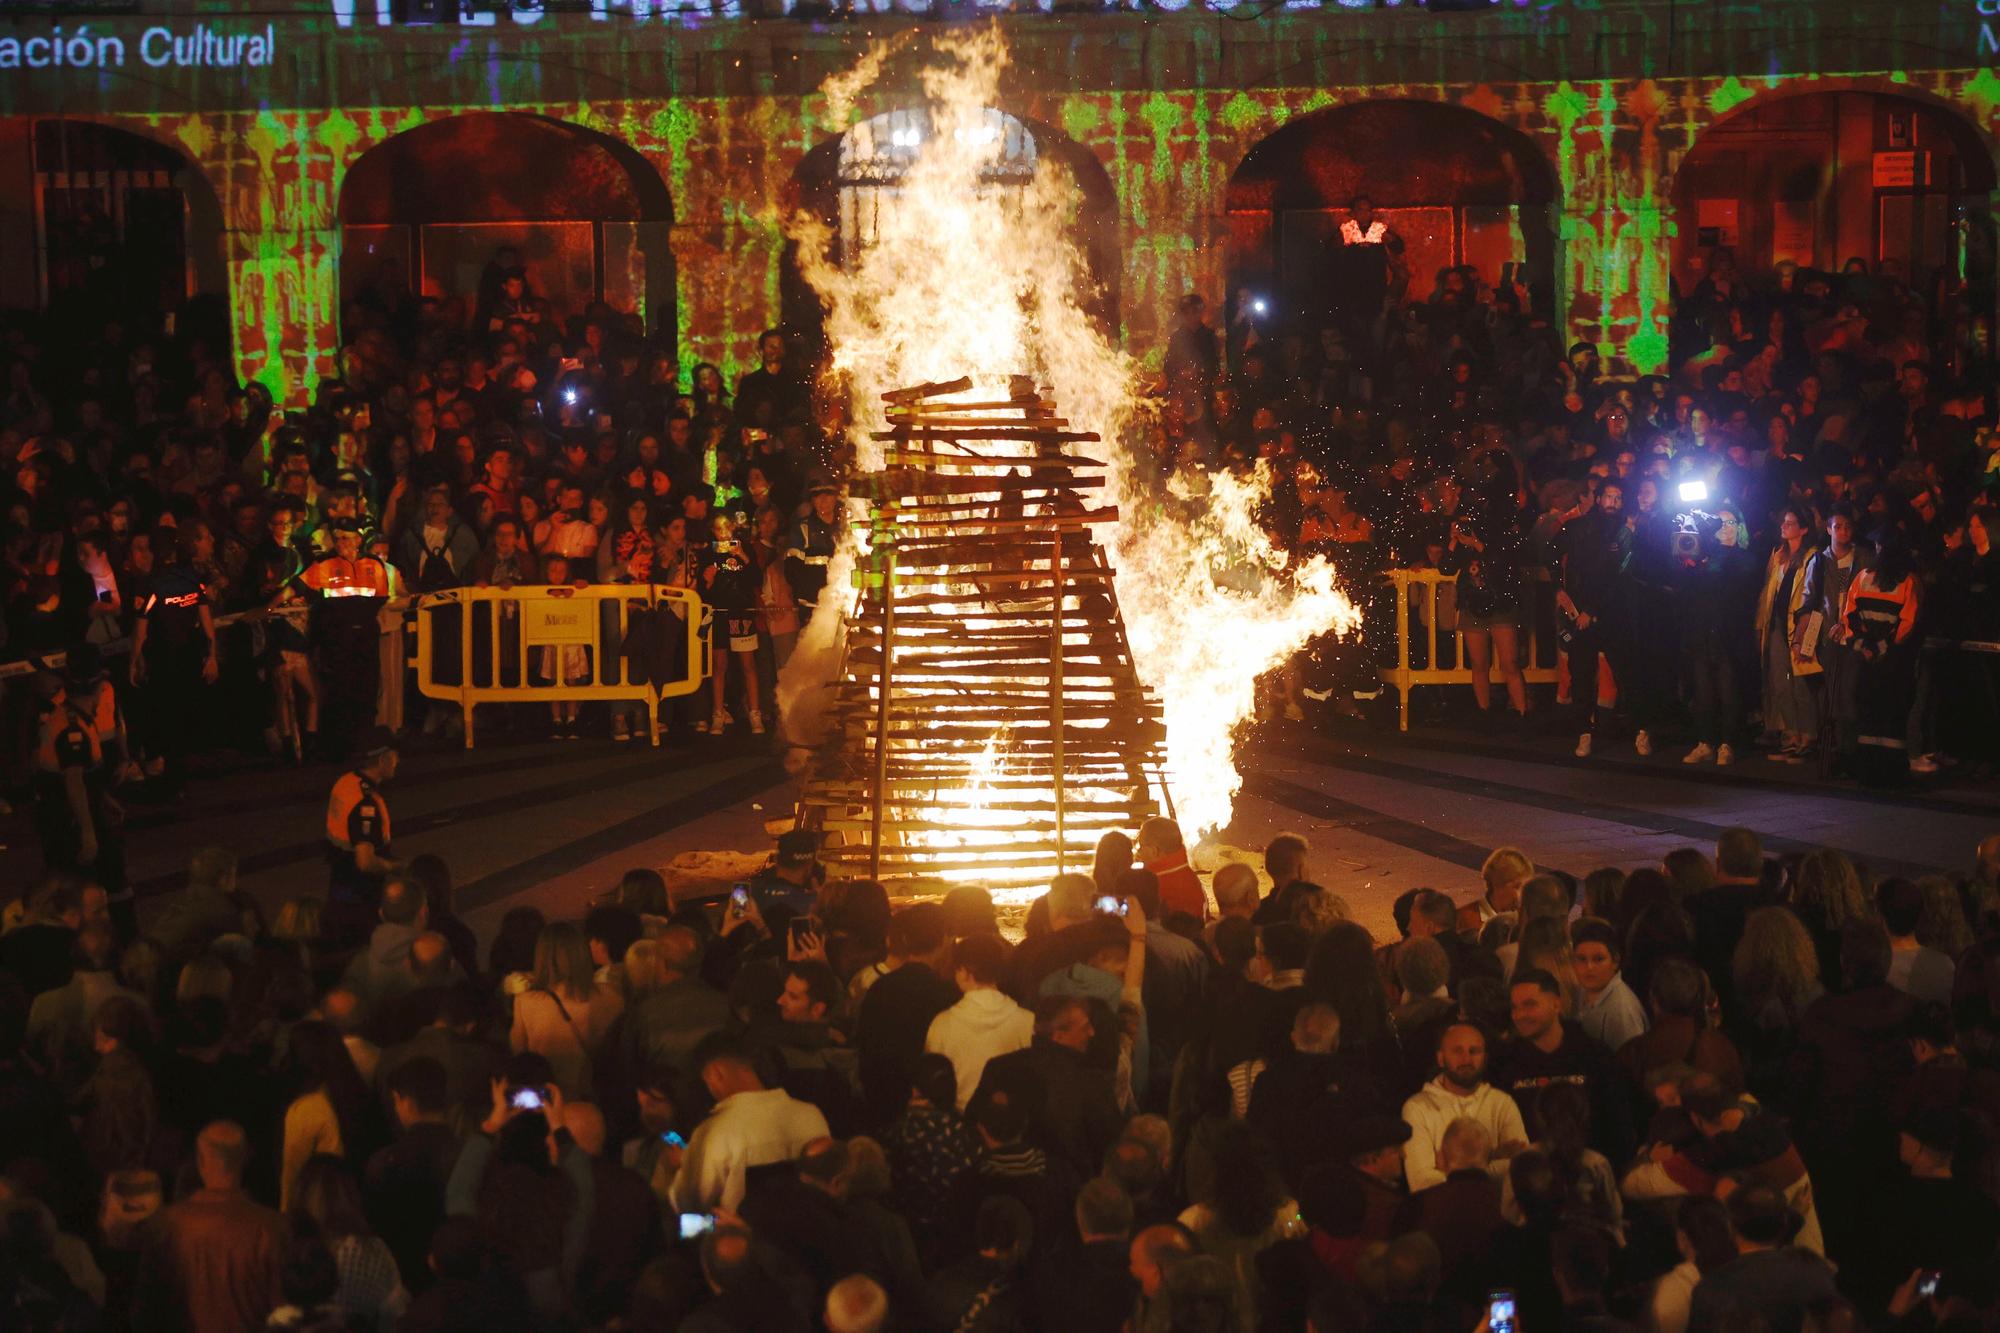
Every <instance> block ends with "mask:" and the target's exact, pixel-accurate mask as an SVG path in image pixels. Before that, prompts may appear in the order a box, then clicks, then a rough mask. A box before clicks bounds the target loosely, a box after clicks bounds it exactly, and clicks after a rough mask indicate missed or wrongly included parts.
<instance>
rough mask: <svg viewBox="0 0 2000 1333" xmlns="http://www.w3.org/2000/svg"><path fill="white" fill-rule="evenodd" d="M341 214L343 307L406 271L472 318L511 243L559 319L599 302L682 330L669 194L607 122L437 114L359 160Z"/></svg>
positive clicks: (660, 332)
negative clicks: (596, 125) (606, 128)
mask: <svg viewBox="0 0 2000 1333" xmlns="http://www.w3.org/2000/svg"><path fill="white" fill-rule="evenodd" d="M338 217H339V223H340V227H341V274H340V291H341V300H342V305H343V310H346V309H347V308H348V307H349V305H350V303H351V302H354V301H358V300H359V301H372V302H381V301H384V300H387V299H390V298H391V297H392V296H393V292H394V288H395V285H396V283H397V281H398V279H399V278H400V280H401V281H402V282H403V283H404V284H405V285H406V286H407V288H408V290H409V291H412V292H415V293H418V294H420V295H422V296H425V297H432V298H437V299H440V300H444V301H446V302H448V303H449V302H460V303H463V304H464V305H465V307H466V310H465V313H466V314H467V315H470V314H471V313H472V311H473V309H474V308H475V307H476V306H477V304H478V302H479V301H480V300H481V298H482V297H484V296H490V295H491V293H490V291H485V290H483V289H484V288H487V287H490V286H491V285H492V281H493V276H494V274H495V273H497V269H496V268H495V267H494V265H493V262H492V261H493V259H494V257H495V256H496V255H497V253H498V252H499V251H500V250H501V249H511V250H513V251H515V252H517V253H518V254H519V256H520V259H521V261H522V264H523V266H524V267H526V268H527V269H528V270H529V278H530V285H531V287H532V288H533V289H534V290H535V291H537V292H538V293H540V294H541V295H543V296H544V297H545V298H546V299H547V300H548V303H549V306H550V312H551V314H552V315H553V316H554V317H556V318H564V317H568V316H574V315H577V314H580V313H582V311H583V309H584V308H585V307H587V306H589V305H590V304H592V303H593V302H597V301H602V302H605V303H607V304H609V305H610V306H611V307H612V308H614V309H616V310H618V311H620V312H628V311H631V312H637V313H639V314H640V315H641V316H643V319H644V323H645V327H646V330H647V331H648V333H649V334H653V335H655V336H657V337H663V338H667V339H669V340H670V339H671V338H672V336H673V333H674V329H675V318H674V308H675V290H674V260H673V251H672V248H671V246H670V244H669V229H670V228H671V227H672V225H673V218H674V207H673V198H672V195H671V192H670V191H669V190H668V188H667V185H666V182H665V181H664V180H662V179H661V177H660V174H659V172H658V171H657V170H656V169H655V167H654V165H653V164H652V162H650V161H649V160H648V159H647V158H646V157H645V156H644V155H643V154H641V153H640V152H639V151H638V150H637V149H635V148H633V147H632V146H631V145H630V144H627V143H625V142H624V141H623V140H620V139H618V138H615V137H613V136H611V135H608V134H604V133H601V132H599V131H597V130H592V129H587V128H585V127H583V126H581V125H576V124H573V123H571V122H568V121H564V120H558V119H555V118H552V117H548V116H540V115H533V114H530V113H526V112H513V111H504V112H490V111H476V112H467V113H464V114H460V115H452V116H446V117H443V118H441V119H438V120H431V121H426V122H425V123H423V124H421V125H417V126H413V127H412V128H410V129H407V130H403V131H402V132H400V133H398V134H395V135H393V136H391V137H389V138H387V139H384V140H382V141H381V142H380V143H377V144H375V145H374V146H373V147H371V148H369V149H367V150H366V151H365V152H363V153H361V155H360V156H359V157H357V158H356V159H355V160H354V162H353V163H352V164H351V165H350V166H349V168H348V169H347V172H346V173H345V175H344V177H343V178H342V180H341V184H340V191H339V205H338ZM670 350H671V349H670Z"/></svg>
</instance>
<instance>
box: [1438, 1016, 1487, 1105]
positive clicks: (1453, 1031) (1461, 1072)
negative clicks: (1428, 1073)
mask: <svg viewBox="0 0 2000 1333" xmlns="http://www.w3.org/2000/svg"><path fill="white" fill-rule="evenodd" d="M1437 1062H1438V1069H1439V1071H1440V1072H1442V1073H1443V1074H1444V1076H1445V1078H1446V1079H1447V1080H1448V1081H1449V1082H1450V1083H1452V1084H1453V1085H1454V1086H1456V1087H1457V1088H1459V1089H1460V1090H1462V1091H1466V1092H1470V1091H1471V1090H1472V1089H1474V1088H1476V1087H1478V1086H1479V1082H1480V1080H1481V1079H1483V1078H1485V1077H1486V1036H1485V1034H1484V1033H1482V1032H1480V1030H1479V1029H1478V1028H1476V1027H1474V1026H1472V1025H1471V1024H1470V1023H1458V1024H1454V1025H1453V1026H1452V1027H1451V1028H1450V1029H1449V1030H1448V1031H1447V1032H1446V1033H1445V1034H1444V1039H1443V1040H1442V1041H1440V1042H1439V1043H1438V1053H1437Z"/></svg>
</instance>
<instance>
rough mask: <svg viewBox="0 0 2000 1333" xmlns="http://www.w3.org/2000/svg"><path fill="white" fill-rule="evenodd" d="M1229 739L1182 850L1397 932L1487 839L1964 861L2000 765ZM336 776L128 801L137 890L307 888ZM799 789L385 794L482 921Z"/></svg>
mask: <svg viewBox="0 0 2000 1333" xmlns="http://www.w3.org/2000/svg"><path fill="white" fill-rule="evenodd" d="M1606 748H1607V749H1608V748H1609V747H1606ZM1663 750H1664V747H1663ZM1241 758H1242V764H1243V770H1244V785H1243V791H1242V793H1241V795H1240V796H1239V797H1238V799H1237V803H1236V813H1235V819H1234V821H1233V822H1232V823H1231V825H1230V826H1229V827H1228V828H1227V829H1225V830H1223V831H1222V832H1221V833H1220V834H1219V835H1218V836H1217V837H1215V838H1213V839H1211V840H1210V841H1209V842H1208V843H1206V844H1204V846H1203V847H1202V848H1201V849H1200V851H1199V852H1198V854H1197V858H1196V859H1197V864H1198V865H1200V866H1201V867H1203V868H1204V869H1212V868H1213V867H1214V866H1215V865H1216V864H1219V863H1220V861H1221V860H1222V859H1224V858H1228V857H1244V856H1252V855H1254V854H1255V849H1259V848H1261V847H1262V846H1263V845H1264V843H1265V842H1266V841H1268V840H1269V839H1270V837H1271V836H1272V835H1273V834H1275V833H1277V832H1279V831H1281V830H1286V829H1291V830H1296V831H1299V832H1302V833H1304V834H1306V836H1307V837H1308V838H1309V839H1310V840H1311V842H1312V844H1313V877H1314V878H1315V879H1317V880H1319V881H1320V882H1322V883H1325V884H1327V885H1329V886H1331V887H1332V888H1334V889H1335V890H1337V891H1338V892H1339V893H1341V894H1342V895H1343V896H1344V897H1345V898H1346V899H1347V900H1348V902H1349V903H1350V905H1351V906H1352V908H1353V909H1354V911H1355V914H1356V916H1357V917H1358V918H1359V919H1360V920H1361V921H1362V922H1363V923H1364V924H1366V925H1367V926H1368V927H1369V928H1370V929H1371V930H1375V931H1377V932H1378V933H1383V932H1387V931H1389V929H1390V921H1389V907H1390V904H1391V903H1392V902H1393V901H1394V899H1395V897H1396V895H1397V894H1399V893H1401V892H1402V891H1403V890H1405V889H1408V888H1411V887H1414V886H1417V885H1428V886H1431V887H1435V888H1439V889H1443V890H1445V891H1447V892H1449V893H1451V894H1453V895H1454V896H1456V897H1460V898H1464V897H1469V896H1471V895H1472V894H1474V893H1475V892H1476V891H1477V883H1478V873H1477V872H1478V866H1479V864H1480V862H1481V861H1482V860H1483V859H1484V857H1485V856H1486V853H1487V852H1488V851H1490V850H1491V849H1492V848H1493V847H1496V846H1499V845H1501V844H1503V843H1514V844H1517V845H1519V846H1521V847H1523V848H1525V849H1527V850H1528V851H1529V853H1530V854H1532V855H1533V856H1534V857H1535V858H1536V860H1537V861H1538V862H1540V863H1541V864H1543V865H1546V866H1551V867H1556V868H1560V869H1563V870H1568V871H1571V872H1575V873H1578V874H1581V873H1583V872H1585V871H1588V870H1590V869H1592V868H1594V867H1596V866H1600V865H1605V864H1617V865H1622V866H1626V867H1633V866H1638V865H1643V864H1647V863H1650V862H1655V861H1657V860H1658V859H1659V857H1660V856H1661V855H1662V854H1664V853H1665V852H1667V851H1669V850H1671V849H1673V848H1675V847H1680V846H1687V845H1700V846H1712V845H1713V843H1714V841H1715V835H1716V833H1717V832H1718V831H1719V830H1721V829H1722V828H1724V827H1726V826H1728V825H1731V824H1744V825H1748V826H1749V827H1751V828H1753V829H1755V830H1757V831H1758V832H1759V833H1760V834H1762V835H1763V836H1764V839H1765V845H1766V847H1767V848H1769V849H1770V850H1771V851H1772V852H1773V853H1782V852H1785V851H1789V850H1794V849H1798V848H1804V847H1810V846H1821V845H1824V846H1832V847H1838V848H1840V849H1841V850H1843V851H1846V852H1849V853H1850V854H1852V855H1854V856H1856V857H1858V858H1860V859H1862V860H1864V861H1866V862H1867V863H1868V864H1869V865H1870V866H1872V867H1874V868H1875V869H1877V870H1878V871H1880V872H1884V873H1888V872H1895V873H1903V874H1920V873H1927V872H1930V871H1933V870H1963V869H1966V868H1968V867H1969V866H1970V864H1971V861H1972V853H1973V848H1974V846H1975V844H1976V843H1977V842H1978V840H1979V839H1980V838H1981V837H1983V836H1985V835H1986V834H1987V833H1990V832H1993V831H1995V830H2000V787H1996V785H1995V784H1993V783H1991V782H1986V783H1980V784H1976V785H1962V786H1961V785H1955V784H1953V783H1952V782H1950V781H1949V780H1946V781H1942V782H1934V783H1933V784H1931V785H1928V786H1926V787H1923V788H1915V789H1912V790H1909V791H1906V792H1898V793H1875V792H1863V791H1859V790H1857V789H1855V788H1853V787H1852V786H1848V785H1835V784H1828V783H1821V782H1818V781H1816V780H1814V779H1813V778H1812V777H1811V776H1810V775H1809V773H1808V772H1807V771H1805V770H1801V769H1797V768H1789V769H1788V768H1781V767H1779V766H1777V765H1774V764H1772V763H1770V762H1768V761H1765V760H1761V759H1755V758H1752V759H1746V760H1745V761H1744V762H1742V763H1740V764H1738V765H1737V766H1736V767H1734V768H1731V769H1726V770H1717V769H1716V768H1715V767H1714V766H1712V765H1709V766H1705V767H1702V768H1698V769H1690V768H1686V767H1683V766H1682V765H1681V764H1680V763H1679V762H1678V751H1676V752H1674V753H1672V754H1667V753H1662V754H1659V755H1656V756H1654V757H1653V758H1651V759H1643V760H1642V759H1640V758H1638V757H1637V756H1636V755H1633V754H1632V753H1631V752H1630V750H1629V748H1626V749H1623V750H1620V751H1616V752H1613V753H1609V754H1606V755H1603V756H1602V757H1599V758H1594V759H1589V760H1582V761H1579V760H1575V759H1572V758H1570V757H1569V756H1568V754H1567V747H1566V745H1565V744H1564V743H1563V738H1560V737H1557V736H1554V735H1549V736H1545V737H1541V738H1535V739H1527V740H1521V739H1513V738H1509V739H1507V740H1495V739H1493V738H1490V737H1484V736H1476V735H1473V734H1470V733H1463V732H1458V731H1454V730H1449V729H1430V730H1420V731H1415V732H1412V733H1410V734H1409V735H1407V736H1404V735H1399V734H1397V733H1395V732H1393V731H1367V730H1361V729H1356V730H1352V731H1336V732H1332V733H1321V732H1315V731H1310V730H1306V729H1303V728H1299V729H1288V730H1285V731H1282V732H1277V733H1274V734H1269V735H1265V736H1261V737H1259V738H1257V739H1255V740H1254V741H1252V742H1250V743H1248V744H1246V745H1245V746H1244V747H1243V749H1242V752H1241ZM334 775H335V770H334V769H332V768H331V767H328V766H318V767H312V766H308V767H306V768H304V769H292V768H279V767H275V766H272V765H268V764H265V763H262V762H259V761H240V762H233V763H226V764H222V765H219V766H217V767H215V768H214V769H213V770H212V771H210V772H208V773H207V774H206V775H205V776H203V777H202V778H201V779H199V780H197V781H196V782H195V783H194V784H193V785H192V786H191V787H190V789H189V791H188V794H187V796H186V797H185V798H184V799H183V800H182V801H181V802H180V803H179V804H177V805H174V806H170V807H152V806H145V805H138V804H135V805H134V806H133V807H132V820H131V824H130V827H129V831H128V856H129V860H130V864H131V868H132V875H133V878H134V880H135V881H136V883H137V884H138V886H139V892H140V894H141V896H142V899H157V898H158V897H159V895H161V894H163V893H166V892H168V891H170V890H171V889H172V888H173V887H174V886H175V885H176V884H177V883H178V882H179V879H180V875H181V873H182V872H183V870H184V868H185V866H186V864H187V858H188V855H189V853H190V852H192V851H193V850H194V849H195V848H197V847H199V846H202V845H203V844H206V843H210V842H222V843H226V844H228V845H230V846H233V847H235V848H236V849H237V850H238V852H239V853H240V854H241V855H242V857H243V882H244V884H245V886H246V887H248V888H249V889H251V890H252V891H253V892H255V893H256V894H257V895H258V896H259V897H260V899H262V900H263V901H264V902H265V903H266V904H267V906H270V907H273V908H275V906H276V905H277V904H278V903H280V902H282V901H283V900H284V899H286V898H288V897H292V896H295V895H299V894H306V893H315V894H316V893H323V892H324V890H325V887H326V869H325V862H324V860H323V856H322V850H321V848H322V842H321V834H320V828H321V820H322V818H323V812H324V802H325V798H326V792H327V788H328V786H329V785H330V783H331V782H332V780H333V777H334ZM791 790H792V788H791V783H790V781H789V780H788V779H787V778H786V777H785V774H784V772H783V768H782V765H781V764H780V762H779V760H778V756H777V753H776V751H775V750H774V749H773V748H771V747H770V746H769V745H768V744H767V743H765V742H764V741H763V739H762V738H752V737H748V736H744V737H741V738H728V739H723V740H710V739H708V738H706V737H701V738H695V742H694V743H692V744H683V745H674V746H665V747H662V748H661V749H659V750H651V749H647V748H645V747H643V746H640V745H630V744H628V745H613V744H612V743H610V742H609V741H582V742H574V743H550V742H508V741H505V740H498V741H496V742H495V743H492V744H490V745H489V744H486V743H482V745H481V747H480V748H479V749H478V750H475V751H472V752H469V753H468V752H467V751H465V750H463V749H460V748H434V749H420V750H417V751H415V752H413V753H411V754H410V755H408V756H407V757H406V759H405V761H404V765H403V770H402V772H401V773H400V774H399V775H398V776H397V778H396V780H395V782H394V783H393V784H392V786H391V787H390V788H389V799H390V802H391V809H392V811H393V813H394V819H395V834H396V850H397V853H398V854H399V855H402V856H413V855H416V854H417V853H420V852H432V853H436V854H437V855H440V856H442V857H444V858H445V860H446V861H447V863H448V864H449V865H450V866H451V868H452V871H453V874H454V876H455V878H456V880H457V883H458V885H459V903H460V910H461V913H462V914H463V915H464V916H465V918H466V919H467V920H468V921H469V922H470V923H471V925H472V926H473V928H474V929H475V930H476V931H478V932H479V934H480V935H481V937H482V938H487V937H490V936H491V934H492V932H493V930H494V929H495V928H496V927H497V925H498V923H499V920H500V917H501V916H502V915H503V914H504V913H505V912H506V910H507V909H508V908H510V907H513V906H516V905H519V904H523V903H527V904H533V905H535V906H537V907H540V908H542V909H543V910H544V911H547V912H549V913H551V914H556V913H561V914H567V915H574V914H576V913H577V912H579V911H580V910H581V909H582V908H583V906H584V905H586V904H587V903H588V902H589V901H590V900H591V898H592V897H594V896H595V895H596V894H598V893H600V892H602V891H603V890H604V889H606V888H607V887H609V886H610V885H612V884H613V883H615V882H616V881H617V878H618V876H619V875H620V873H622V872H623V871H624V870H625V869H627V868H629V867H632V866H638V865H646V866H655V867H667V866H670V865H676V864H679V865H681V866H687V865H689V864H690V863H698V864H699V866H700V867H701V869H702V870H703V871H704V872H705V873H708V874H710V875H712V876H718V877H723V878H730V877H734V876H735V875H737V874H739V873H741V871H740V870H739V869H737V867H741V866H747V865H750V864H753V863H754V861H755V860H756V859H757V858H758V857H759V856H760V855H761V854H762V853H763V852H764V851H765V850H767V849H768V847H769V845H770V838H769V834H768V833H767V831H766V829H767V824H768V822H769V821H772V820H776V819H781V818H783V817H785V816H786V815H787V814H788V812H789V810H790V805H791ZM0 836H4V837H5V840H6V846H5V848H4V850H0V874H5V875H6V877H7V881H8V882H9V883H11V884H22V883H25V882H26V881H27V879H28V878H29V877H31V876H32V875H33V873H34V871H35V869H36V856H35V849H34V846H33V839H32V836H31V834H30V833H29V831H28V828H27V825H26V820H25V819H24V818H22V817H21V816H20V815H16V816H13V817H12V818H10V819H8V820H6V821H5V822H4V823H0ZM718 852H720V853H734V854H735V855H733V856H731V855H723V856H720V857H718V856H716V855H714V854H715V853H718ZM145 910H146V909H145V908H144V906H143V904H142V908H141V911H142V914H143V913H144V912H145Z"/></svg>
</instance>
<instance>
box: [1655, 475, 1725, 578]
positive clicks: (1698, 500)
mask: <svg viewBox="0 0 2000 1333" xmlns="http://www.w3.org/2000/svg"><path fill="white" fill-rule="evenodd" d="M1677 494H1678V495H1679V497H1680V502H1681V503H1682V504H1683V505H1685V506H1688V507H1687V508H1684V509H1682V510H1680V511H1679V512H1678V513H1676V514H1675V515H1674V531H1673V536H1672V537H1670V538H1669V539H1668V542H1667V548H1668V551H1669V553H1670V554H1671V555H1672V556H1673V558H1674V559H1675V560H1699V559H1701V539H1702V536H1703V534H1704V532H1706V533H1707V535H1709V536H1711V537H1712V536H1714V535H1715V529H1716V527H1717V526H1718V525H1719V524H1720V522H1721V519H1720V518H1719V517H1718V516H1717V515H1715V514H1711V513H1709V512H1708V511H1707V510H1706V509H1703V508H1701V506H1702V505H1703V504H1706V503H1707V502H1708V483H1707V482H1705V481H1703V480H1702V479H1701V478H1699V477H1691V478H1689V479H1688V480H1686V481H1683V482H1681V483H1680V486H1679V489H1678V491H1677Z"/></svg>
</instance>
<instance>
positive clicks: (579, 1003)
mask: <svg viewBox="0 0 2000 1333" xmlns="http://www.w3.org/2000/svg"><path fill="white" fill-rule="evenodd" d="M595 975H596V969H595V968H594V967H592V966H591V959H590V945H589V943H588V942H587V941H586V940H585V939H584V935H583V932H582V931H581V930H579V929H578V928H577V927H576V926H573V925H571V924H569V923H568V922H563V921H555V922H551V923H549V924H548V925H547V926H544V927H543V928H542V933H541V936H540V938H538V939H537V940H536V941H535V970H534V975H533V978H532V981H531V984H530V986H529V988H528V989H527V990H525V991H523V992H522V993H521V994H519V995H517V996H515V997H514V1028H513V1032H512V1034H511V1037H510V1041H511V1044H512V1046H513V1048H514V1049H515V1050H516V1051H533V1052H535V1053H536V1054H537V1055H540V1056H543V1057H544V1058H546V1059H547V1060H548V1061H549V1063H550V1064H552V1065H553V1066H554V1067H555V1078H556V1082H557V1083H559V1084H561V1085H562V1088H563V1091H564V1092H566V1093H568V1094H570V1095H571V1096H578V1095H581V1094H583V1093H585V1092H587V1091H588V1090H589V1088H590V1056H591V1052H592V1051H593V1050H595V1049H596V1046H597V1039H598V1036H599V1033H598V1031H597V1028H596V1027H595V1026H594V1024H593V1013H594V1012H595V1006H596V1005H597V1004H598V996H597V990H596V986H595Z"/></svg>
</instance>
